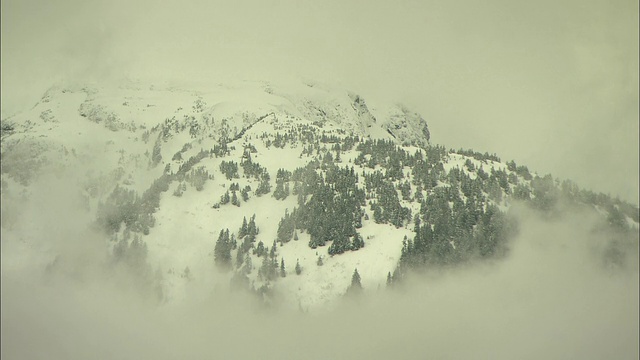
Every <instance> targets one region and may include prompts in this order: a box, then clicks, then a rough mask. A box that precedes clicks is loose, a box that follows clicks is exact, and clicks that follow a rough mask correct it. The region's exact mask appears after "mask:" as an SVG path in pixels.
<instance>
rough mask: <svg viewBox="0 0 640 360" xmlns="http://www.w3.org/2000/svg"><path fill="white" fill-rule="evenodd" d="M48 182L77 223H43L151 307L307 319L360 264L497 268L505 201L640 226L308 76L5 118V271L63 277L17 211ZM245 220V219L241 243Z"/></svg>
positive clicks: (572, 190) (60, 96)
mask: <svg viewBox="0 0 640 360" xmlns="http://www.w3.org/2000/svg"><path fill="white" fill-rule="evenodd" d="M49 174H56V175H55V176H54V178H55V177H56V176H57V178H58V179H64V182H65V185H64V186H62V187H63V188H65V189H66V190H67V191H68V193H65V194H62V195H61V197H60V198H58V199H64V200H63V201H67V200H68V201H69V202H71V201H75V199H76V197H77V199H79V201H77V204H76V203H75V202H74V203H73V204H70V205H69V208H81V209H82V211H81V212H82V213H83V214H84V215H83V216H82V217H79V218H78V221H77V222H76V221H74V222H62V223H61V224H59V225H53V228H55V227H56V226H60V227H65V226H67V227H69V229H77V228H79V227H78V226H79V225H78V222H79V223H81V224H82V226H84V228H89V227H90V225H91V229H93V230H91V231H93V232H95V233H98V234H100V235H99V237H100V238H101V239H102V240H103V244H104V251H105V253H107V254H109V256H110V257H112V258H115V259H116V260H118V261H121V262H127V263H129V264H130V266H131V268H132V269H134V270H132V271H137V272H145V274H146V275H145V278H146V279H147V280H148V282H150V283H152V284H153V285H154V286H155V287H156V289H157V290H159V294H161V298H162V301H163V302H165V303H172V302H180V301H183V300H184V299H186V298H187V297H195V298H198V297H200V298H204V297H206V296H208V294H210V293H211V292H212V291H214V292H215V291H218V290H219V289H222V288H224V289H227V288H228V287H229V284H230V283H231V284H232V285H237V286H239V287H246V288H249V289H252V291H255V292H257V293H260V294H262V295H263V297H264V298H266V299H268V300H270V301H272V300H274V299H277V300H279V301H281V302H283V303H285V304H287V305H288V306H291V307H299V308H302V309H309V308H317V307H321V306H326V305H329V304H331V303H332V301H333V300H335V299H337V298H339V297H340V296H342V295H343V294H344V293H345V292H346V290H347V288H348V287H349V286H350V284H351V283H352V275H353V274H354V271H355V270H356V269H357V272H358V274H359V276H360V281H361V283H362V286H363V287H364V289H365V291H372V290H375V289H379V288H381V287H385V286H387V284H388V283H389V282H391V281H395V280H392V277H391V274H394V275H393V279H395V278H397V277H400V276H401V273H402V270H403V269H404V267H405V266H409V264H414V265H415V264H418V265H420V264H429V263H434V264H435V263H437V264H439V265H442V263H445V265H446V263H455V262H457V261H464V260H465V259H467V258H470V257H475V256H480V257H486V256H499V255H500V253H502V252H503V251H504V249H502V247H503V246H504V241H503V240H501V238H500V236H502V232H501V231H502V227H498V228H495V227H494V225H493V224H494V223H496V222H497V221H498V220H497V219H499V216H498V215H495V213H496V212H498V213H506V212H507V211H508V210H509V208H510V207H511V206H512V204H513V203H514V201H515V200H516V199H519V200H523V201H530V202H531V203H533V204H534V205H535V206H537V207H538V208H540V209H542V210H544V211H548V212H553V209H554V206H555V204H556V202H558V201H559V199H564V198H571V199H572V200H573V201H574V202H575V203H576V204H579V205H581V206H589V207H593V208H595V209H597V210H599V211H601V212H602V214H603V218H605V219H608V220H609V223H610V224H611V223H614V224H613V225H616V224H618V225H620V224H621V226H622V227H624V228H625V229H626V230H625V231H629V229H631V230H630V231H637V229H638V217H637V214H638V210H637V208H634V207H633V206H631V205H629V204H626V203H622V202H620V201H616V200H612V199H610V198H607V197H605V196H603V195H602V194H593V193H591V192H588V191H586V190H580V189H579V188H578V187H577V186H576V185H575V184H573V183H571V182H568V181H565V182H563V183H560V182H559V181H557V180H555V181H554V179H553V178H550V177H539V176H538V175H537V174H535V173H532V172H529V170H528V169H527V168H526V167H524V166H517V165H516V164H515V163H513V162H510V163H506V162H502V161H501V159H500V158H498V157H497V156H496V155H490V154H487V153H484V154H481V153H476V152H473V151H453V150H446V149H445V148H444V147H441V146H433V145H431V143H430V133H429V128H428V125H427V122H426V121H425V120H424V119H423V118H422V117H421V116H420V115H419V114H417V113H415V112H413V111H411V110H410V109H408V108H407V107H405V106H403V105H401V104H377V103H368V102H367V101H365V99H364V98H363V97H361V96H359V95H358V94H355V93H353V92H350V91H347V90H344V89H340V88H337V87H334V86H331V85H327V84H321V83H312V82H306V83H303V82H301V83H288V84H276V83H268V82H237V83H233V84H228V83H227V84H205V85H198V86H195V85H193V84H190V85H177V84H164V85H162V86H160V85H148V84H142V83H136V82H130V83H127V84H124V85H120V86H104V85H96V84H93V85H91V84H85V85H80V86H79V85H60V86H56V87H53V88H51V89H50V90H49V91H47V92H46V93H45V94H44V96H43V97H42V99H41V100H40V101H39V102H38V103H37V104H36V105H35V106H34V107H33V108H32V109H31V110H29V111H27V112H24V113H21V114H17V115H15V116H13V117H11V118H8V119H3V120H2V206H3V217H2V237H3V239H5V238H8V239H11V240H12V241H13V240H15V243H18V244H20V245H15V246H16V249H18V250H16V249H13V248H12V249H13V250H12V251H5V250H6V248H5V247H4V245H3V253H2V255H3V263H4V262H5V260H6V261H7V265H6V266H5V265H3V271H5V270H7V271H20V270H21V269H25V268H34V267H35V268H39V269H42V270H44V269H47V270H46V271H50V272H52V271H67V270H68V269H67V268H65V258H64V256H61V255H63V254H61V250H60V248H56V247H52V246H49V245H48V244H47V242H43V241H41V240H40V239H39V237H42V234H55V233H56V232H55V231H54V232H53V233H52V230H51V229H52V223H56V220H51V221H40V220H41V219H39V218H36V219H29V218H28V217H25V216H23V215H26V214H33V210H32V209H31V208H30V206H34V205H26V204H31V203H33V202H34V201H38V199H40V198H39V197H38V196H36V194H34V193H35V192H36V190H34V189H35V188H36V186H40V185H41V184H42V183H43V182H44V183H46V182H47V181H51V180H50V179H51V176H50V175H49ZM314 174H315V175H314ZM310 177H311V178H313V179H311V180H309V178H310ZM305 189H306V190H305ZM323 189H324V190H323ZM389 189H391V190H389ZM322 191H325V193H327V192H328V193H327V195H326V196H327V199H328V200H327V199H324V198H323V199H322V200H321V196H320V195H321V194H325V193H322ZM323 196H324V195H323ZM438 199H440V200H441V201H440V200H438ZM442 204H445V207H444V209H445V210H442V211H444V212H445V213H446V214H443V213H440V212H439V211H440V210H438V209H441V208H442V207H439V206H440V205H442ZM49 205H50V204H48V203H46V202H45V203H41V204H40V206H43V207H47V206H49ZM76 205H77V206H76ZM35 206H38V205H35ZM52 206H53V205H52ZM55 206H59V204H56V205H55ZM341 206H342V207H341ZM463 208H464V209H465V210H461V209H463ZM469 209H470V210H469ZM295 211H297V212H295ZM294 212H295V214H294ZM328 212H331V213H332V214H333V215H331V216H330V215H327V213H328ZM46 213H47V212H46V211H43V212H38V214H41V215H43V216H47V215H46ZM301 213H302V215H301ZM334 213H335V214H334ZM74 214H75V213H74ZM457 214H462V215H464V216H465V217H464V218H459V217H457ZM469 214H471V215H469ZM462 215H461V216H462ZM49 216H52V217H54V218H57V217H60V216H61V214H49ZM62 216H64V215H63V214H62ZM254 216H255V217H254ZM345 216H347V217H349V219H350V220H349V221H347V222H344V224H346V225H344V226H345V227H346V228H340V229H339V230H334V229H333V228H334V227H336V226H337V225H336V224H340V226H342V224H343V221H341V220H340V219H341V218H344V217H345ZM444 218H446V219H449V220H447V222H446V224H445V225H443V224H442V223H440V222H439V221H440V220H439V219H444ZM290 219H293V220H291V225H290V226H289V225H287V224H288V222H287V221H289V220H290ZM318 219H323V220H318ZM500 219H502V218H500ZM316 220H317V221H316ZM243 221H245V222H246V221H248V222H249V223H250V224H249V225H248V227H249V228H251V227H252V226H254V225H255V227H254V228H253V229H252V230H250V231H249V235H247V234H246V232H247V229H246V228H244V226H243ZM417 222H419V223H422V224H423V226H424V230H422V228H421V226H420V224H418V225H417V226H416V223H417ZM82 226H80V227H81V228H82ZM323 226H324V227H323ZM442 226H445V227H446V228H447V229H449V230H442V228H441V227H442ZM500 226H503V225H500ZM319 227H320V228H319ZM427 228H428V229H427ZM69 229H67V230H65V229H57V230H56V231H58V232H59V233H63V234H64V233H68V232H69V231H72V230H69ZM496 229H497V230H496ZM226 230H228V233H225V231H226ZM424 231H427V232H428V233H429V234H430V235H424ZM442 231H445V232H446V242H438V241H439V240H438V239H439V236H440V234H441V232H442ZM494 232H495V233H494ZM320 233H323V234H336V235H335V236H333V235H331V236H333V237H331V236H327V238H326V239H324V238H323V236H324V235H323V236H321V237H320V238H319V237H318V234H320ZM343 235H344V238H342V236H343ZM443 236H444V235H443ZM505 236H506V235H505ZM249 237H252V239H251V240H247V239H248V238H249ZM423 237H425V238H424V239H423ZM443 238H444V237H443ZM356 239H359V240H362V241H363V242H364V245H363V246H362V245H355V244H356V243H357V242H358V241H359V240H356ZM325 241H326V242H325ZM3 244H5V242H3ZM336 244H342V245H340V246H338V245H336ZM7 246H8V245H7ZM421 246H424V248H421ZM241 249H242V250H241ZM239 252H241V253H240V254H239ZM14 256H15V258H14ZM25 256H29V257H30V260H29V261H19V260H18V258H24V257H25ZM401 258H402V259H403V260H401ZM12 259H13V260H15V261H12ZM442 259H444V260H442ZM416 266H417V265H416ZM65 269H66V270H65ZM141 269H143V270H141ZM147 273H148V274H147ZM149 274H154V275H149ZM283 275H284V276H283Z"/></svg>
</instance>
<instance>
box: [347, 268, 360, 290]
mask: <svg viewBox="0 0 640 360" xmlns="http://www.w3.org/2000/svg"><path fill="white" fill-rule="evenodd" d="M361 292H362V284H361V283H360V274H358V269H357V268H356V269H355V270H354V271H353V275H352V276H351V285H349V288H348V289H347V294H349V295H356V294H359V293H361Z"/></svg>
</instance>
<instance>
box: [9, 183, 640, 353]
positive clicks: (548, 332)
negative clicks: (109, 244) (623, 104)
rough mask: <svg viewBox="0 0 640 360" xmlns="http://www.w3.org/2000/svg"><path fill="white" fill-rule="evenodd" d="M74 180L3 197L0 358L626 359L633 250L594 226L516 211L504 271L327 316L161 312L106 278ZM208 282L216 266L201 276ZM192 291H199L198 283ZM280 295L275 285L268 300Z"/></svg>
mask: <svg viewBox="0 0 640 360" xmlns="http://www.w3.org/2000/svg"><path fill="white" fill-rule="evenodd" d="M72 178H73V174H71V175H69V176H68V177H65V176H64V175H62V176H59V177H56V176H50V177H43V178H41V179H39V180H38V182H36V183H34V184H33V185H32V187H31V190H30V195H29V200H28V201H25V200H24V199H22V200H21V198H11V197H7V196H6V195H3V199H2V200H3V206H4V208H3V216H4V214H5V213H6V212H14V211H15V212H17V213H18V214H17V215H16V216H14V217H13V218H12V220H11V221H10V222H8V223H7V224H5V226H3V227H2V242H1V245H2V252H1V255H2V259H1V260H2V275H1V276H2V278H1V280H2V285H1V286H2V304H1V306H2V329H1V330H2V335H1V336H2V338H1V340H2V344H3V346H2V350H1V351H2V357H3V358H7V359H12V358H28V359H86V358H92V359H111V358H157V359H175V358H241V359H242V358H261V359H283V358H284V359H289V358H290V359H300V358H303V359H327V358H331V359H359V358H369V359H389V358H398V359H418V358H419V359H423V358H439V359H468V358H491V359H513V358H519V359H540V358H546V359H566V358H581V359H603V358H612V359H636V358H637V357H638V355H639V354H638V338H639V335H640V334H639V331H638V323H637V319H638V315H639V314H638V300H639V298H638V290H639V285H638V284H639V277H638V268H639V267H638V248H637V239H636V240H635V242H634V243H633V244H631V245H627V246H625V245H624V244H622V246H620V247H619V248H617V250H618V256H617V258H616V261H613V262H612V261H608V260H607V256H606V254H607V250H608V249H609V245H610V244H611V240H612V237H613V234H610V233H606V232H601V231H596V230H594V229H598V226H599V224H601V221H602V220H601V219H600V218H599V216H598V215H597V214H595V213H592V212H589V211H580V210H577V209H565V210H564V211H563V212H562V213H560V214H559V215H558V216H556V217H554V218H552V219H549V218H546V217H545V218H543V217H541V216H540V215H539V213H537V212H534V211H532V210H529V209H528V208H526V207H523V206H518V205H514V206H513V207H512V211H511V213H512V215H513V216H515V217H516V218H517V219H518V223H519V235H518V236H517V237H516V238H515V239H513V240H512V241H511V242H510V243H509V249H510V250H509V252H508V256H507V257H506V258H504V259H499V260H495V261H492V262H482V263H471V264H468V265H464V266H460V267H457V268H455V269H441V270H435V269H433V270H429V271H427V272H426V273H425V274H422V275H420V276H418V275H415V276H412V277H409V278H408V279H407V280H406V282H405V283H403V284H402V286H400V287H394V288H392V289H385V288H373V287H371V286H368V284H367V283H366V282H365V283H363V287H364V289H365V292H364V294H363V295H364V296H363V297H361V298H357V299H351V298H345V299H343V300H338V302H337V303H335V304H334V306H333V307H330V308H325V309H316V310H313V311H310V312H301V311H300V310H299V309H290V308H287V307H284V306H279V304H278V303H275V304H274V305H273V306H270V307H265V306H264V305H263V304H262V303H261V302H260V301H258V299H257V298H255V295H249V294H248V293H243V292H230V291H229V289H228V288H226V287H217V288H214V287H213V286H212V287H211V289H204V290H203V291H200V293H206V292H207V291H208V292H209V293H210V295H209V296H207V297H205V298H196V297H187V298H186V299H185V300H184V301H179V302H170V303H159V302H158V301H157V298H156V297H155V296H154V292H153V289H152V288H151V287H149V286H146V285H147V284H145V281H147V280H145V279H144V277H141V276H140V274H138V273H136V272H135V271H131V269H129V268H124V267H120V266H118V265H114V263H113V261H112V258H111V256H110V255H109V252H108V251H107V249H106V247H105V241H107V240H106V239H105V238H104V237H103V235H101V234H100V233H98V232H95V231H94V230H92V229H91V227H90V226H88V224H89V223H90V221H89V220H90V219H88V218H86V216H85V217H84V218H83V215H82V214H83V211H82V210H81V209H82V207H81V201H80V200H81V198H80V197H79V196H77V192H75V191H74V190H73V186H72V185H70V184H73V182H72V181H71V179H72ZM212 271H214V269H213V264H212ZM200 286H206V285H203V284H200ZM276 289H277V286H276Z"/></svg>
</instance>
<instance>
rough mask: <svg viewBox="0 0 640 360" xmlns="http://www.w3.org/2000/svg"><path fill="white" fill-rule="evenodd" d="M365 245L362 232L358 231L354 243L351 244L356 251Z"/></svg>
mask: <svg viewBox="0 0 640 360" xmlns="http://www.w3.org/2000/svg"><path fill="white" fill-rule="evenodd" d="M363 247H364V240H363V239H362V236H360V234H358V233H356V234H355V235H354V236H353V243H352V244H351V250H354V251H355V250H358V249H360V248H363Z"/></svg>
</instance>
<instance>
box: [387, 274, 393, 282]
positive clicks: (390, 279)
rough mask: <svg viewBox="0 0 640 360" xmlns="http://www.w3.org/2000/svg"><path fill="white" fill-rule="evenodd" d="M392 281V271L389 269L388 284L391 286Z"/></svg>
mask: <svg viewBox="0 0 640 360" xmlns="http://www.w3.org/2000/svg"><path fill="white" fill-rule="evenodd" d="M392 283H393V280H392V278H391V271H389V272H388V273H387V286H391V284H392Z"/></svg>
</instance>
